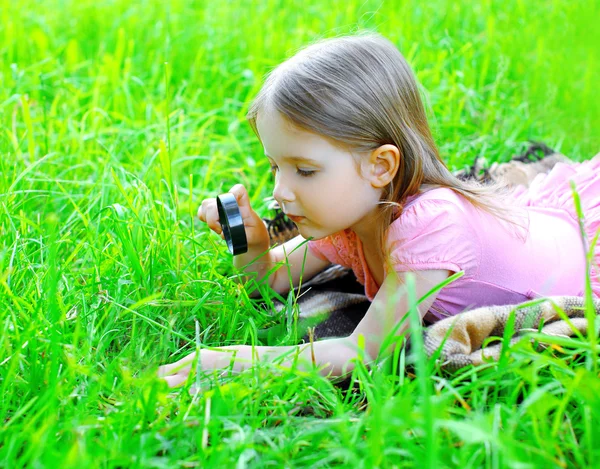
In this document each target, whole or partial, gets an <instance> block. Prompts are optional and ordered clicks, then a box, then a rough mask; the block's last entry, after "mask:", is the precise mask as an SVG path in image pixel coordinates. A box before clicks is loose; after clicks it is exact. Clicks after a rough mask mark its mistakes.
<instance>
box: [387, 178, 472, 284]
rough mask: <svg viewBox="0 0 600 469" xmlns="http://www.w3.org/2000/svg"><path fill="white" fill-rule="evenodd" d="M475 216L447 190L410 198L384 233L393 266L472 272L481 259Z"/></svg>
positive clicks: (461, 200)
mask: <svg viewBox="0 0 600 469" xmlns="http://www.w3.org/2000/svg"><path fill="white" fill-rule="evenodd" d="M475 216H476V215H475V211H474V207H473V206H472V205H471V203H470V202H469V201H468V200H467V199H466V198H464V197H463V196H461V195H460V194H457V193H456V192H454V191H453V190H451V189H448V188H438V189H432V190H430V191H428V192H426V193H424V194H419V195H418V196H417V197H413V198H412V200H409V201H408V202H407V204H406V205H405V208H404V210H403V211H402V213H401V214H400V215H399V216H398V218H397V219H396V220H394V221H393V222H392V224H391V225H390V226H389V228H388V231H387V247H388V249H389V252H390V254H391V256H392V259H391V260H392V262H393V264H395V265H396V266H400V265H402V266H404V268H403V269H402V270H410V269H411V268H413V269H426V268H430V269H447V270H451V271H454V272H456V271H459V270H466V271H467V273H469V272H474V269H476V266H477V265H478V264H479V259H480V257H481V243H480V241H479V235H478V232H477V221H476V220H475V218H474V217H475Z"/></svg>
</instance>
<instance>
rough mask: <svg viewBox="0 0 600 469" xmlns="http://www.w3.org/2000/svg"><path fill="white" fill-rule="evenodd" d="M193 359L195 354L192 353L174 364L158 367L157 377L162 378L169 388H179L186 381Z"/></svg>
mask: <svg viewBox="0 0 600 469" xmlns="http://www.w3.org/2000/svg"><path fill="white" fill-rule="evenodd" d="M195 357H196V352H192V353H190V354H189V355H187V356H185V357H183V358H182V359H181V360H178V361H176V362H175V363H171V364H169V365H162V366H159V367H158V377H159V378H163V379H164V380H165V381H166V382H167V384H168V385H169V387H170V388H174V387H177V386H181V385H182V384H184V383H185V382H186V380H187V379H188V375H189V374H190V371H191V369H192V362H193V361H194V358H195Z"/></svg>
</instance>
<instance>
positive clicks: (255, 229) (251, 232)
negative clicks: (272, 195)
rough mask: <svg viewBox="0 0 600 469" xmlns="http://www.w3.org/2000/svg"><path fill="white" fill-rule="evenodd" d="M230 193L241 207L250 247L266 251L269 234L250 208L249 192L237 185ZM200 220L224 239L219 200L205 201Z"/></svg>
mask: <svg viewBox="0 0 600 469" xmlns="http://www.w3.org/2000/svg"><path fill="white" fill-rule="evenodd" d="M229 192H230V193H231V194H233V195H234V196H235V198H236V200H237V203H238V205H239V207H240V214H241V215H242V220H243V221H244V229H245V230H246V238H247V240H248V246H249V247H251V246H260V247H264V248H265V249H266V248H268V246H269V242H270V241H269V232H268V231H267V227H266V226H265V224H264V222H263V220H262V218H260V216H259V215H258V214H257V213H256V212H255V211H254V210H253V209H252V207H251V206H250V199H249V197H248V192H247V191H246V188H245V187H244V186H243V185H242V184H236V185H235V186H233V187H232V188H231V189H230V190H229ZM198 218H199V219H200V220H201V221H203V222H205V223H207V224H208V227H209V228H210V229H211V230H213V231H214V232H215V233H217V234H218V235H220V236H221V238H224V235H223V228H222V227H221V223H219V210H218V209H217V199H216V198H212V199H205V200H203V201H202V204H201V205H200V207H199V208H198Z"/></svg>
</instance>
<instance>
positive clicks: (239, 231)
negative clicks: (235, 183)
mask: <svg viewBox="0 0 600 469" xmlns="http://www.w3.org/2000/svg"><path fill="white" fill-rule="evenodd" d="M217 209H218V210H219V223H221V227H222V228H223V235H224V237H225V241H226V242H227V247H228V248H229V251H230V252H231V254H233V255H234V256H237V255H238V254H244V253H245V252H248V240H247V239H246V230H245V229H244V220H242V214H241V213H240V208H239V206H238V203H237V200H236V198H235V195H233V194H232V193H230V192H227V193H225V194H221V195H218V196H217Z"/></svg>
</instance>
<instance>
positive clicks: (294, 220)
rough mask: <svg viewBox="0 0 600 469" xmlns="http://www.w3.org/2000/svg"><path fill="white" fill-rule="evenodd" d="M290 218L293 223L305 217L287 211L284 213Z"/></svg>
mask: <svg viewBox="0 0 600 469" xmlns="http://www.w3.org/2000/svg"><path fill="white" fill-rule="evenodd" d="M285 215H286V216H287V217H288V218H289V219H290V220H292V221H293V222H294V223H298V222H300V221H302V220H304V218H305V217H299V216H297V215H290V214H289V213H286V214H285Z"/></svg>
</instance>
